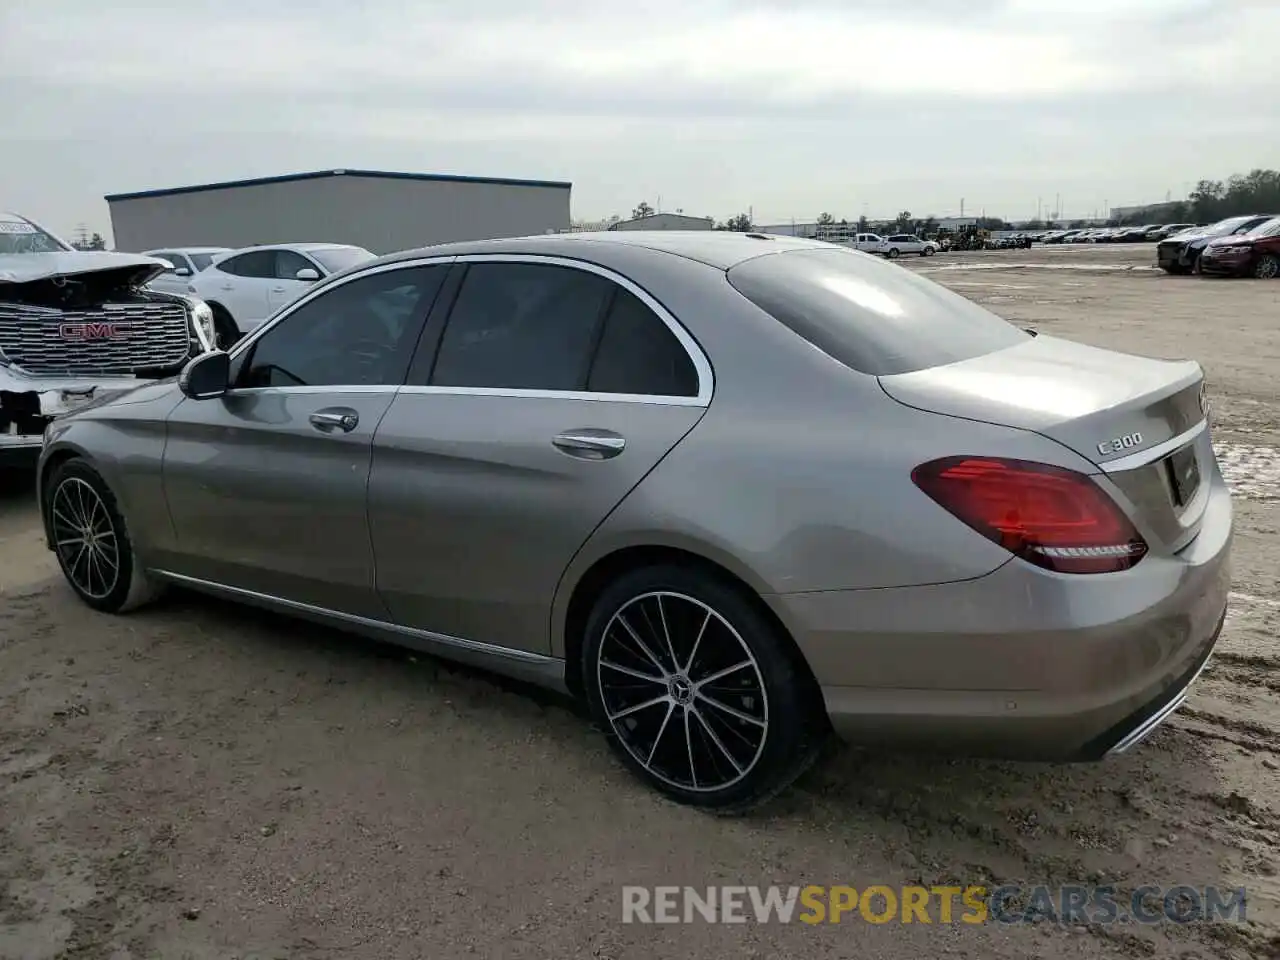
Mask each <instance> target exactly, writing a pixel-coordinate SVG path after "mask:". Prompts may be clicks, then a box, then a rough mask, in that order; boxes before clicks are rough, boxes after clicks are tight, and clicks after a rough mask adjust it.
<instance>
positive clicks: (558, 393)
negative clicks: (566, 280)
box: [228, 253, 715, 407]
mask: <svg viewBox="0 0 1280 960" xmlns="http://www.w3.org/2000/svg"><path fill="white" fill-rule="evenodd" d="M450 263H534V264H546V265H549V266H561V267H567V268H569V269H573V270H583V271H585V272H587V273H594V274H596V275H597V276H600V277H604V278H605V279H606V280H610V281H612V282H614V283H616V284H618V286H620V287H622V288H623V289H624V290H626V291H627V292H628V293H630V294H632V295H633V296H635V297H636V298H637V299H638V300H639V301H640V302H641V303H643V304H644V305H645V306H646V307H648V308H649V309H650V310H651V311H653V313H655V314H656V315H657V316H658V319H659V320H661V321H662V322H663V323H664V324H666V326H667V329H668V330H670V331H671V333H672V334H673V335H674V336H675V338H676V339H677V340H678V341H679V342H680V345H681V346H682V347H684V350H685V353H686V354H687V355H688V356H689V359H690V360H691V361H692V362H693V367H694V371H695V372H696V373H697V376H698V392H697V394H696V395H695V396H692V397H676V396H666V395H662V394H633V393H597V392H592V391H589V390H530V389H521V388H515V387H444V386H419V385H408V384H406V385H402V386H392V385H389V384H377V385H372V386H359V385H355V384H350V385H348V384H341V385H336V386H307V387H242V388H238V389H236V390H231V391H229V392H228V393H229V394H230V395H237V396H238V395H240V394H246V395H247V394H260V393H264V392H267V391H270V392H272V393H281V394H290V393H296V394H303V395H305V394H316V393H366V394H368V393H403V394H408V395H419V394H421V395H432V394H438V395H441V396H455V397H506V398H509V399H519V400H538V399H555V400H587V401H597V402H602V401H608V402H611V403H648V404H654V405H657V406H668V407H706V406H709V405H710V403H711V397H712V394H713V393H714V392H715V374H714V373H713V371H712V369H711V363H710V361H709V360H708V359H707V355H706V354H705V353H704V352H703V350H702V347H701V346H700V345H699V344H698V342H697V341H696V340H695V339H694V338H693V336H692V335H691V334H690V333H689V332H688V331H687V330H686V329H685V328H684V326H683V325H682V324H681V323H680V321H678V320H677V319H676V318H675V317H674V316H673V315H672V314H671V311H669V310H668V309H667V308H666V307H664V306H663V305H662V304H661V303H659V302H658V301H657V300H656V299H654V297H653V296H651V295H650V294H649V293H648V291H646V290H645V289H644V288H643V287H641V286H639V285H638V284H636V283H635V282H634V281H632V280H630V279H629V278H627V277H624V276H623V275H622V274H620V273H617V272H616V271H614V270H610V269H609V268H608V267H603V266H600V265H599V264H595V263H589V262H587V261H585V260H576V259H573V258H572V257H563V256H549V255H543V254H526V253H472V254H462V255H459V256H435V257H430V256H428V257H421V258H417V259H413V260H397V261H396V262H394V263H386V264H382V265H380V266H377V267H372V268H370V269H367V270H360V271H359V272H357V273H353V274H351V275H350V276H347V277H343V278H342V279H341V280H339V281H337V282H335V283H332V284H326V285H325V287H324V288H323V289H321V290H314V291H312V292H310V293H308V294H306V295H304V296H302V297H300V298H299V299H298V300H295V301H294V302H293V303H290V304H289V305H288V306H286V307H285V308H284V309H283V310H281V312H280V313H278V314H276V315H275V316H273V317H270V318H269V319H268V320H266V321H265V322H263V323H262V324H260V325H259V326H258V327H257V328H256V329H254V330H253V331H251V332H250V333H249V334H248V335H247V336H245V337H244V339H242V340H240V341H239V342H238V343H236V344H235V346H233V347H232V348H231V350H230V351H229V353H230V356H231V359H232V360H235V359H236V357H238V356H239V355H240V354H241V353H243V352H244V351H245V350H247V349H248V348H249V347H250V346H251V345H252V344H253V343H254V341H256V340H257V339H258V338H259V337H261V336H263V335H264V334H265V333H266V332H267V331H268V330H271V329H272V328H273V327H275V326H276V324H279V323H283V322H284V321H285V320H286V319H287V318H288V317H289V316H290V315H291V314H292V313H293V312H294V311H295V310H299V309H301V308H302V307H303V306H305V305H306V304H307V303H309V302H310V301H311V300H313V299H315V298H316V297H318V296H322V295H323V294H325V293H327V292H328V291H330V290H332V289H334V288H335V287H339V286H341V285H342V284H345V283H350V282H352V281H353V280H358V279H360V278H362V277H367V276H371V275H373V274H376V273H385V272H387V271H390V270H404V269H409V268H411V267H421V266H432V265H435V264H450Z"/></svg>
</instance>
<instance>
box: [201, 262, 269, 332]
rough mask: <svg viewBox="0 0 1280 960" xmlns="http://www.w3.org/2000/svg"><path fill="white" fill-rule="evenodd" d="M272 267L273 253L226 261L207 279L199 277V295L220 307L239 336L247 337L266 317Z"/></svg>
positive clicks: (214, 268) (213, 270) (220, 263)
mask: <svg viewBox="0 0 1280 960" xmlns="http://www.w3.org/2000/svg"><path fill="white" fill-rule="evenodd" d="M275 264H276V256H275V251H274V250H251V251H249V252H247V253H241V254H238V255H236V256H234V257H229V258H227V259H226V260H223V261H221V262H219V263H217V264H216V265H214V266H213V267H211V268H210V269H209V273H208V275H207V276H206V275H204V274H202V275H201V278H200V284H199V286H200V290H201V294H202V295H203V296H204V297H205V299H207V300H215V301H217V302H218V303H220V304H222V306H224V307H225V308H226V309H227V310H228V311H229V312H230V314H231V317H232V319H233V320H235V322H236V326H237V327H239V328H240V332H241V333H248V332H249V331H250V330H252V329H254V328H255V327H256V326H258V324H260V323H261V322H262V321H263V320H264V319H265V318H266V316H267V286H268V284H269V283H270V282H271V281H272V279H273V278H274V277H275ZM205 290H208V291H209V292H208V293H205Z"/></svg>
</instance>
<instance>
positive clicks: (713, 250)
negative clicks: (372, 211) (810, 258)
mask: <svg viewBox="0 0 1280 960" xmlns="http://www.w3.org/2000/svg"><path fill="white" fill-rule="evenodd" d="M618 246H627V247H638V248H643V249H647V250H653V251H657V252H660V253H667V254H672V255H674V256H677V257H684V258H685V259H687V260H696V261H697V262H699V263H705V264H707V265H708V266H712V267H716V268H717V269H720V270H728V269H730V268H731V267H734V266H736V265H737V264H739V263H742V262H743V261H744V260H751V259H753V258H755V257H759V256H763V255H765V254H769V253H781V252H783V251H785V250H815V249H816V250H830V249H833V248H836V247H837V245H836V244H831V243H826V242H824V241H821V240H807V239H804V238H801V237H786V236H780V235H775V234H764V233H738V232H734V231H728V230H611V231H609V232H600V233H558V234H544V235H540V236H531V237H510V238H503V239H498V240H464V241H458V242H454V243H442V244H437V245H436V246H431V247H422V248H419V249H417V250H404V251H401V252H400V253H393V254H390V255H388V256H385V257H381V258H379V260H378V261H377V262H378V263H394V262H396V261H399V260H416V259H420V258H421V257H428V256H432V257H456V256H465V255H468V254H486V253H491V254H514V255H518V254H535V255H537V254H541V255H544V256H569V257H572V256H579V255H588V252H589V251H590V250H591V248H592V247H595V248H596V250H597V251H598V252H607V250H608V248H609V247H618ZM361 266H362V268H365V269H367V268H368V267H369V266H370V264H368V263H366V264H362V265H361Z"/></svg>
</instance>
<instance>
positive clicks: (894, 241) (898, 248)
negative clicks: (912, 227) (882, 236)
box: [877, 233, 938, 259]
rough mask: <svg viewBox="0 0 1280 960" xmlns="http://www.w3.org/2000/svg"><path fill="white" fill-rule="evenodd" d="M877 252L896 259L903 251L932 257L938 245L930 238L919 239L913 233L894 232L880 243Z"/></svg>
mask: <svg viewBox="0 0 1280 960" xmlns="http://www.w3.org/2000/svg"><path fill="white" fill-rule="evenodd" d="M877 252H878V253H882V254H884V255H885V256H886V257H889V258H890V259H896V258H898V257H900V256H902V255H903V254H904V253H916V254H919V255H920V256H922V257H932V256H933V255H934V254H935V253H937V252H938V245H937V244H936V243H934V242H933V241H932V240H921V239H920V238H919V237H917V236H916V235H915V234H913V233H895V234H894V235H893V236H891V237H889V238H887V239H886V240H885V241H884V242H883V243H882V244H881V245H880V249H879V250H878V251H877Z"/></svg>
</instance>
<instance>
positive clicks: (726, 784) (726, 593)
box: [581, 566, 829, 815]
mask: <svg viewBox="0 0 1280 960" xmlns="http://www.w3.org/2000/svg"><path fill="white" fill-rule="evenodd" d="M664 627H665V629H666V631H667V633H666V634H665V636H664V634H663V632H662V631H663V628H664ZM628 628H630V629H628ZM631 631H635V632H636V633H632V632H631ZM637 634H638V636H639V640H637ZM699 637H700V639H699ZM667 638H670V643H668V641H667ZM655 647H657V649H655ZM681 661H683V662H684V663H683V668H681V666H680V662H681ZM735 662H737V663H740V664H741V666H740V668H739V669H736V670H727V669H726V668H727V667H731V666H733V664H734V663H735ZM581 667H582V679H583V690H584V691H585V693H586V697H587V700H588V705H589V707H590V709H591V713H592V716H593V717H594V718H595V721H596V723H597V724H598V725H599V727H600V729H601V730H603V731H604V732H605V736H606V738H607V740H608V742H609V745H610V747H611V749H612V750H613V751H614V753H615V754H616V755H617V756H618V757H619V758H620V759H621V761H622V762H623V764H624V765H625V766H626V767H627V768H628V769H629V770H630V771H631V772H632V773H633V774H635V775H636V776H637V777H639V778H640V779H641V780H643V781H644V782H646V783H647V784H649V786H651V787H653V788H654V789H656V790H658V791H659V792H660V793H663V794H665V795H666V796H668V797H670V798H671V799H673V800H675V801H677V802H679V803H682V804H686V805H689V806H693V807H699V808H702V809H704V810H708V811H711V812H714V813H718V814H721V815H734V814H740V813H745V812H746V811H748V810H750V809H751V808H753V807H755V806H758V805H759V804H761V803H764V802H765V801H767V800H769V799H771V798H772V797H774V796H776V795H777V794H779V793H781V792H782V791H783V790H785V789H786V788H787V787H789V786H790V785H791V784H792V783H793V782H794V781H795V779H796V778H797V777H798V776H800V774H802V773H803V772H804V771H805V770H806V769H807V768H808V767H809V766H810V765H811V764H812V763H813V761H814V760H815V759H816V758H817V756H818V752H819V750H820V748H821V746H822V744H823V742H824V740H825V739H826V732H827V730H828V729H829V727H828V725H827V720H826V716H825V714H823V713H822V712H821V711H820V709H819V704H820V698H816V697H814V696H813V695H812V693H811V692H810V684H809V683H808V682H807V681H808V678H807V676H806V675H805V674H804V672H803V671H804V668H803V666H802V665H801V664H800V663H799V655H798V653H795V652H794V651H793V650H792V648H791V647H790V645H789V641H788V639H787V638H786V637H785V636H780V635H779V631H778V627H777V626H776V625H775V624H774V623H772V622H771V621H770V620H769V618H768V617H767V616H766V615H765V614H764V613H762V612H761V611H760V609H759V608H758V607H757V605H756V604H755V603H754V602H753V601H752V598H750V597H749V596H747V595H744V592H743V591H742V590H741V589H740V588H738V587H737V585H735V584H731V583H728V582H726V581H724V580H722V579H720V578H718V577H716V576H714V575H712V574H710V573H706V572H703V571H701V570H699V569H696V568H692V567H682V566H655V567H646V568H641V569H639V570H634V571H632V572H630V573H627V574H624V575H623V576H622V577H620V578H619V579H618V580H616V581H614V582H613V583H612V584H610V585H609V586H608V587H607V588H606V589H605V590H604V592H603V593H602V594H601V595H600V597H599V599H598V600H597V601H596V603H595V606H594V607H593V608H592V611H591V614H590V616H589V617H588V619H587V624H586V632H585V637H584V643H583V656H582V664H581ZM619 668H622V669H619ZM717 678H718V681H719V682H716V681H717ZM651 690H652V691H654V692H653V693H652V694H650V692H649V691H651ZM704 690H705V691H707V692H706V693H704ZM726 700H728V701H731V702H730V703H725V702H724V701H726ZM726 707H727V708H728V709H725V708H726ZM624 711H625V713H623V714H622V715H620V713H622V712H624ZM664 711H665V712H664ZM686 725H687V732H686Z"/></svg>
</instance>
